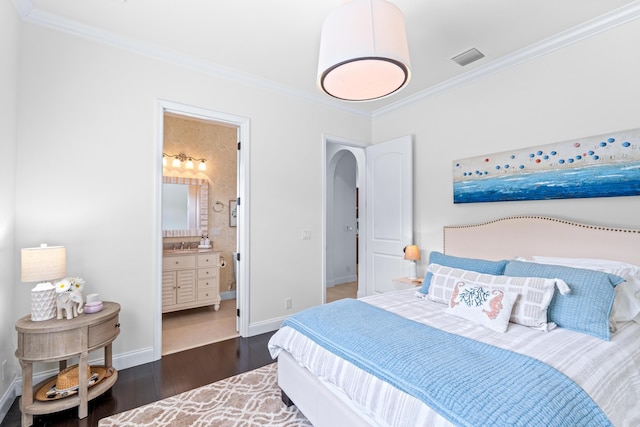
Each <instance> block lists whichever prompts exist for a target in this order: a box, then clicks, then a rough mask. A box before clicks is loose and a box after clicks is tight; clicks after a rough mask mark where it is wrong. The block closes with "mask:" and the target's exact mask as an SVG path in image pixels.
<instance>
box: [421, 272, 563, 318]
mask: <svg viewBox="0 0 640 427" xmlns="http://www.w3.org/2000/svg"><path fill="white" fill-rule="evenodd" d="M427 270H428V271H430V272H431V273H432V275H433V276H432V278H431V284H430V285H429V294H428V296H427V297H428V298H429V299H430V300H432V301H435V302H440V303H444V304H448V303H449V301H450V300H451V296H452V294H453V290H454V288H455V286H456V285H457V284H458V283H459V282H461V281H462V282H464V283H466V284H468V285H472V286H483V287H488V288H490V289H491V290H494V289H496V290H501V291H503V292H505V293H516V294H518V295H519V297H518V298H517V299H516V301H515V304H514V307H513V311H512V312H511V319H510V320H511V322H513V323H518V324H520V325H524V326H529V327H531V328H534V329H539V330H542V331H550V330H551V329H553V328H555V326H556V325H555V323H553V322H549V321H548V319H547V309H548V307H549V304H550V303H551V299H552V298H553V294H554V292H555V287H556V286H558V288H559V289H560V290H561V293H563V294H566V293H568V292H569V287H568V286H567V284H566V283H565V282H564V281H563V280H560V279H545V278H542V277H511V276H494V275H491V274H482V273H477V272H475V271H469V270H462V269H458V268H451V267H446V266H442V265H438V264H430V265H429V267H428V268H427Z"/></svg>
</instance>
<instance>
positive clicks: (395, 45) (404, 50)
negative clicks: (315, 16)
mask: <svg viewBox="0 0 640 427" xmlns="http://www.w3.org/2000/svg"><path fill="white" fill-rule="evenodd" d="M410 79H411V70H410V61H409V48H408V44H407V34H406V30H405V26H404V18H403V16H402V12H401V11H400V9H398V8H397V7H396V6H395V5H393V4H391V3H389V2H387V1H385V0H353V1H351V2H348V3H346V4H344V5H342V6H340V7H339V8H337V9H336V10H334V11H333V12H331V14H329V16H327V18H326V19H325V21H324V24H323V26H322V35H321V39H320V56H319V60H318V85H319V86H320V88H321V89H322V90H323V91H324V92H326V93H327V94H329V95H331V96H333V97H335V98H339V99H343V100H347V101H369V100H373V99H378V98H382V97H385V96H388V95H391V94H392V93H394V92H396V91H398V90H400V89H401V88H403V87H404V86H406V85H407V83H409V80H410Z"/></svg>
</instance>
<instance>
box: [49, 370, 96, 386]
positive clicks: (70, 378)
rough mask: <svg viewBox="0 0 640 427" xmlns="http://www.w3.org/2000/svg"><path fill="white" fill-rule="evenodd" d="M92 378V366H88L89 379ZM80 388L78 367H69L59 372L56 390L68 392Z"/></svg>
mask: <svg viewBox="0 0 640 427" xmlns="http://www.w3.org/2000/svg"><path fill="white" fill-rule="evenodd" d="M89 378H91V366H89V365H87V379H89ZM77 386H78V365H73V366H69V367H68V368H66V369H63V370H62V371H60V372H58V379H57V381H56V388H57V389H58V390H66V389H69V388H73V387H77Z"/></svg>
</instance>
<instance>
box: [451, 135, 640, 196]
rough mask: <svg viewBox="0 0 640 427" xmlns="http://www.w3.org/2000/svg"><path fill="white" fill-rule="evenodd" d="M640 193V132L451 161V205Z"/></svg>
mask: <svg viewBox="0 0 640 427" xmlns="http://www.w3.org/2000/svg"><path fill="white" fill-rule="evenodd" d="M638 195H640V129H632V130H627V131H621V132H613V133H611V134H605V135H597V136H590V137H587V138H581V139H576V140H572V141H564V142H558V143H554V144H547V145H541V146H539V147H530V148H524V149H518V150H513V151H505V152H502V153H496V154H490V155H485V156H478V157H472V158H468V159H463V160H456V161H454V162H453V202H454V203H478V202H501V201H511V200H550V199H572V198H587V197H619V196H638Z"/></svg>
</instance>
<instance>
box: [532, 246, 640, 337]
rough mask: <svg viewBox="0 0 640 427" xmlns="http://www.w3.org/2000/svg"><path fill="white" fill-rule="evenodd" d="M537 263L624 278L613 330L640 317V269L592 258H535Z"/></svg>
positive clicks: (615, 305)
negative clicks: (599, 272) (639, 296)
mask: <svg viewBox="0 0 640 427" xmlns="http://www.w3.org/2000/svg"><path fill="white" fill-rule="evenodd" d="M532 259H533V260H534V261H535V262H539V263H544V264H553V265H563V266H566V267H576V268H584V269H587V270H595V271H602V272H604V273H610V274H615V275H616V276H620V277H622V278H623V279H624V280H625V282H622V283H620V284H619V285H618V286H616V288H615V297H614V300H613V308H612V309H611V321H612V322H611V323H612V324H611V328H612V329H614V330H615V327H616V326H615V322H626V321H629V320H633V319H634V318H638V316H639V315H640V299H639V298H638V297H637V294H638V292H640V267H638V266H637V265H633V264H628V263H626V262H620V261H610V260H606V259H592V258H561V257H545V256H533V257H532Z"/></svg>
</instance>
